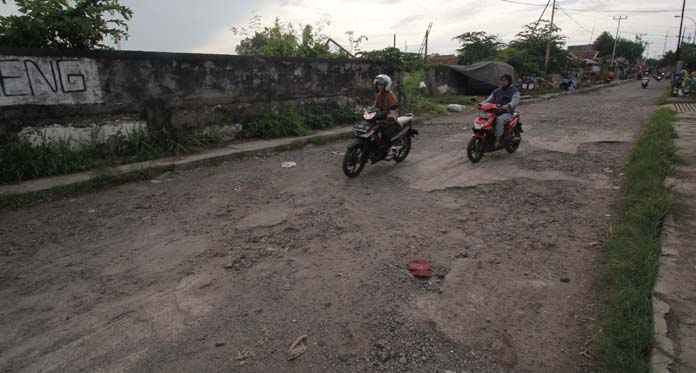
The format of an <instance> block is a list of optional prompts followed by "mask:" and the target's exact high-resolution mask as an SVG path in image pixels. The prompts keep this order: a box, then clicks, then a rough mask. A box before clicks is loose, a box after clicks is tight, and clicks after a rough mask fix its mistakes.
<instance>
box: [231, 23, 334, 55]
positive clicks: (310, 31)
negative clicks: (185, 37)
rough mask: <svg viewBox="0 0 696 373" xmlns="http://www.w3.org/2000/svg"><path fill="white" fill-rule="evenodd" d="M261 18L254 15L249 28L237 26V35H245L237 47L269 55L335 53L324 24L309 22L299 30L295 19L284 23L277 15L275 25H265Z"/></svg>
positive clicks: (254, 53) (252, 52)
mask: <svg viewBox="0 0 696 373" xmlns="http://www.w3.org/2000/svg"><path fill="white" fill-rule="evenodd" d="M260 23H261V18H260V17H259V16H256V15H255V16H254V17H252V19H251V21H250V24H249V27H248V28H236V27H233V28H232V31H233V32H234V33H235V35H242V36H243V37H244V38H243V39H242V40H241V41H240V42H239V45H237V46H236V47H235V51H236V52H237V53H238V54H241V55H250V56H266V57H334V54H333V53H331V50H330V49H329V46H328V45H327V44H326V40H327V37H326V36H325V35H324V34H322V33H321V27H319V28H318V30H315V29H314V28H313V27H312V26H310V25H305V26H304V27H301V28H302V32H301V33H298V32H297V30H296V29H295V27H294V26H293V25H292V23H288V24H282V23H281V22H280V19H279V18H276V19H275V21H274V22H273V25H272V26H266V27H263V28H261V26H260Z"/></svg>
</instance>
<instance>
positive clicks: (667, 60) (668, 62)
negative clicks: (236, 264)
mask: <svg viewBox="0 0 696 373" xmlns="http://www.w3.org/2000/svg"><path fill="white" fill-rule="evenodd" d="M676 62H677V54H676V53H675V52H674V51H668V52H667V53H665V55H664V56H662V59H660V67H667V66H674V64H675V63H676Z"/></svg>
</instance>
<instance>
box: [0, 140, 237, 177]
mask: <svg viewBox="0 0 696 373" xmlns="http://www.w3.org/2000/svg"><path fill="white" fill-rule="evenodd" d="M222 143H223V139H222V135H221V134H220V133H219V132H218V130H217V129H215V128H206V129H205V130H200V131H195V132H190V133H183V132H178V133H168V134H167V133H164V134H162V133H160V134H159V135H157V136H154V135H150V134H149V133H148V132H147V130H146V129H144V128H136V129H134V130H132V131H130V132H128V133H125V134H123V133H119V134H116V135H114V136H112V137H109V138H108V139H106V140H103V139H101V136H100V135H99V130H98V128H95V129H94V130H93V131H92V133H91V134H90V139H89V140H88V141H87V142H86V143H85V144H83V145H80V146H75V145H74V144H72V141H71V139H70V138H66V139H59V140H58V141H54V142H49V141H46V140H45V139H44V140H43V141H42V142H41V143H40V144H38V145H33V144H31V143H30V142H28V141H26V140H15V141H4V143H3V144H2V145H0V184H3V183H15V182H20V181H24V180H30V179H35V178H40V177H47V176H56V175H64V174H70V173H74V172H80V171H85V170H90V169H95V168H99V167H105V166H114V165H119V164H125V163H133V162H142V161H147V160H152V159H156V158H160V157H163V156H170V155H183V154H191V153H195V152H199V151H201V150H202V149H205V148H209V147H212V146H219V145H221V144H222Z"/></svg>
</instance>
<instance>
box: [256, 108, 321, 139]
mask: <svg viewBox="0 0 696 373" xmlns="http://www.w3.org/2000/svg"><path fill="white" fill-rule="evenodd" d="M311 133H312V131H311V129H310V128H309V127H308V126H307V125H306V124H305V121H304V119H303V118H302V117H301V116H300V115H299V114H297V113H295V112H292V111H279V112H275V113H270V114H267V115H266V116H265V117H263V118H259V119H257V120H255V121H253V122H251V123H250V124H249V134H250V135H251V136H252V137H258V138H262V139H273V138H278V137H289V136H307V135H309V134H311Z"/></svg>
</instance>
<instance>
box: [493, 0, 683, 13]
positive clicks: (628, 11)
mask: <svg viewBox="0 0 696 373" xmlns="http://www.w3.org/2000/svg"><path fill="white" fill-rule="evenodd" d="M503 1H505V0H503ZM568 10H572V11H574V12H587V13H673V12H680V11H681V9H650V10H626V9H606V10H605V11H597V10H595V9H582V8H580V9H578V8H568Z"/></svg>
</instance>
